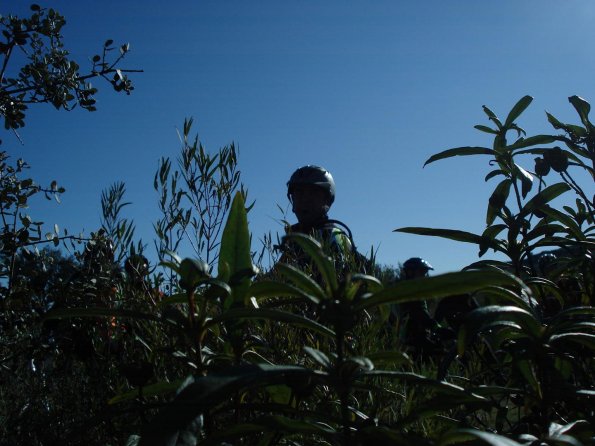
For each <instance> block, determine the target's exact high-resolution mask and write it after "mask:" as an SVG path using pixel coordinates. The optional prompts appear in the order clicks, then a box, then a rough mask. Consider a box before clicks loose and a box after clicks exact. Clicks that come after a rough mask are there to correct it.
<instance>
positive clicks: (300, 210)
mask: <svg viewBox="0 0 595 446" xmlns="http://www.w3.org/2000/svg"><path fill="white" fill-rule="evenodd" d="M287 198H289V201H290V202H291V204H292V210H293V213H294V214H295V216H296V217H297V219H298V221H299V222H300V223H301V224H305V225H311V224H313V223H316V222H317V221H320V220H321V219H323V218H325V217H326V214H327V213H328V211H329V209H330V207H331V205H332V204H333V201H335V181H334V180H333V177H332V175H331V174H330V172H329V171H327V170H326V169H324V168H322V167H319V166H311V165H308V166H304V167H300V168H299V169H297V170H296V171H295V172H294V173H293V174H292V175H291V178H290V179H289V181H288V182H287Z"/></svg>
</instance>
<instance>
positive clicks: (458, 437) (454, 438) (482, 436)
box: [438, 429, 523, 446]
mask: <svg viewBox="0 0 595 446" xmlns="http://www.w3.org/2000/svg"><path fill="white" fill-rule="evenodd" d="M475 439H477V440H480V441H482V442H483V443H486V444H488V445H491V446H523V444H522V443H518V442H516V441H514V440H511V439H510V438H507V437H504V436H502V435H497V434H492V433H490V432H485V431H480V430H475V429H458V430H456V431H451V432H449V433H447V434H446V435H444V436H443V437H442V438H441V439H440V442H439V443H438V446H449V445H460V444H465V443H469V442H471V441H472V440H475ZM473 444H474V443H473Z"/></svg>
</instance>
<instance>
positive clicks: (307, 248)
mask: <svg viewBox="0 0 595 446" xmlns="http://www.w3.org/2000/svg"><path fill="white" fill-rule="evenodd" d="M285 237H287V238H288V239H289V240H291V241H293V242H295V243H297V244H298V245H299V246H300V248H302V249H303V250H304V252H305V253H306V254H307V255H308V256H309V257H310V258H311V259H312V261H313V262H314V263H315V264H316V267H317V268H318V270H319V271H320V274H322V277H323V279H324V281H325V282H326V284H327V286H328V287H329V288H330V290H331V291H334V290H336V289H337V287H338V281H337V272H336V271H335V266H334V264H333V261H332V259H331V258H330V257H329V256H328V255H326V253H325V252H324V251H323V249H322V246H321V245H320V243H318V241H316V240H315V239H313V238H312V237H310V236H307V235H305V234H300V233H297V232H294V233H292V234H288V235H286V236H285Z"/></svg>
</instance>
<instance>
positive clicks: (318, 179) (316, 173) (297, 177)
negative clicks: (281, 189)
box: [287, 165, 335, 205]
mask: <svg viewBox="0 0 595 446" xmlns="http://www.w3.org/2000/svg"><path fill="white" fill-rule="evenodd" d="M296 184H312V185H314V186H318V187H321V188H323V189H324V190H325V191H326V192H327V193H328V195H329V201H330V202H329V205H330V204H333V201H335V180H333V176H332V175H331V173H330V172H329V171H328V170H326V169H324V168H323V167H319V166H312V165H307V166H303V167H300V168H299V169H298V170H296V171H295V172H293V174H292V175H291V178H290V179H289V181H288V182H287V198H289V200H290V201H291V193H292V188H293V186H295V185H296Z"/></svg>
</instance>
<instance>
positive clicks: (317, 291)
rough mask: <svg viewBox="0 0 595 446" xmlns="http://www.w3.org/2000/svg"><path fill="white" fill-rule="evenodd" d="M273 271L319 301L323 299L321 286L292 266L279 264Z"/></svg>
mask: <svg viewBox="0 0 595 446" xmlns="http://www.w3.org/2000/svg"><path fill="white" fill-rule="evenodd" d="M275 269H276V270H277V271H279V273H280V274H281V275H282V276H284V277H286V278H287V279H289V280H290V281H292V282H294V283H295V284H296V285H297V286H298V287H299V288H300V289H302V290H304V291H306V292H307V293H309V294H310V295H312V296H316V297H317V298H318V299H321V300H322V299H324V298H325V294H324V290H323V289H322V288H321V286H320V285H318V283H316V281H315V280H313V279H312V278H311V277H310V276H309V275H307V274H306V273H304V272H303V271H301V270H299V269H298V268H296V267H294V266H292V265H287V264H284V263H279V264H278V265H276V266H275Z"/></svg>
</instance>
